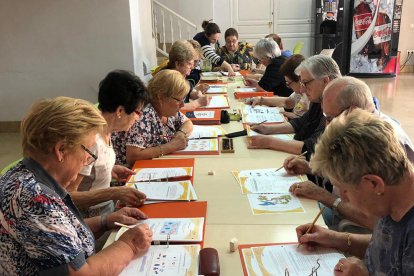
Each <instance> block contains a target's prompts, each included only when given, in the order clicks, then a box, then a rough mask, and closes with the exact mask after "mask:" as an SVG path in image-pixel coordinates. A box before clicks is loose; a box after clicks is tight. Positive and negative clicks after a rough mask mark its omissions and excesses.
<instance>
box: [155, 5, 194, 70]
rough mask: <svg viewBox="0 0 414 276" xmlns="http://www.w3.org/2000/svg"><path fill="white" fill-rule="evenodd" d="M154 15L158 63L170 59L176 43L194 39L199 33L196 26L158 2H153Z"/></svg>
mask: <svg viewBox="0 0 414 276" xmlns="http://www.w3.org/2000/svg"><path fill="white" fill-rule="evenodd" d="M152 15H153V16H152V30H153V35H154V37H155V44H156V50H157V59H158V62H160V61H162V60H163V59H165V57H168V52H169V50H170V48H171V45H172V44H173V43H174V41H177V40H180V39H192V38H193V36H194V35H195V34H196V33H197V26H196V25H195V24H193V23H191V22H190V21H188V20H187V19H185V18H184V17H182V16H181V15H179V14H178V13H176V12H174V11H173V10H171V9H170V8H168V7H166V6H165V5H163V4H161V3H160V2H158V1H156V0H152ZM158 64H159V63H158Z"/></svg>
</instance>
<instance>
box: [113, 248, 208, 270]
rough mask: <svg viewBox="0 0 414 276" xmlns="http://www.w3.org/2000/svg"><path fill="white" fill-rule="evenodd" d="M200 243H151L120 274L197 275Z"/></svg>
mask: <svg viewBox="0 0 414 276" xmlns="http://www.w3.org/2000/svg"><path fill="white" fill-rule="evenodd" d="M199 252H200V245H169V246H166V245H152V246H151V247H150V249H149V250H148V252H147V253H146V254H145V255H144V256H142V257H140V258H138V259H135V260H132V261H131V262H130V263H129V264H128V266H127V267H125V269H124V270H123V271H122V272H121V274H120V275H121V276H136V275H146V276H155V275H156V276H197V275H198V255H199Z"/></svg>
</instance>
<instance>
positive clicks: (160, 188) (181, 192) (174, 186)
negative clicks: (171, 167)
mask: <svg viewBox="0 0 414 276" xmlns="http://www.w3.org/2000/svg"><path fill="white" fill-rule="evenodd" d="M126 186H129V187H132V188H135V189H137V190H138V191H140V192H142V193H144V194H145V195H146V196H147V201H170V200H183V201H185V200H187V201H190V200H196V199H197V196H196V195H195V191H194V188H193V185H192V184H191V181H189V180H184V181H169V182H137V183H127V184H126ZM194 195H195V197H194Z"/></svg>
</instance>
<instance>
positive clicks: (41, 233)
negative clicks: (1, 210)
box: [14, 189, 86, 275]
mask: <svg viewBox="0 0 414 276" xmlns="http://www.w3.org/2000/svg"><path fill="white" fill-rule="evenodd" d="M20 198H21V199H22V198H29V199H28V200H22V201H20V202H19V206H17V208H16V211H15V213H14V216H15V217H16V218H18V219H19V223H18V224H17V225H16V229H15V230H16V236H17V237H18V239H19V241H20V244H21V246H23V247H24V248H25V252H26V254H27V255H28V256H29V258H30V259H31V261H32V262H33V263H34V264H35V265H36V266H37V267H38V268H39V269H40V270H45V271H47V270H48V269H50V268H54V267H56V269H58V270H59V271H65V269H67V268H65V265H66V266H67V264H70V265H71V266H72V267H73V268H74V269H79V268H80V267H82V265H83V264H84V263H85V262H86V260H85V252H84V249H83V245H82V241H81V240H80V238H79V236H78V233H77V231H76V229H75V227H82V226H81V223H80V222H79V221H77V223H78V224H77V225H76V222H74V221H73V219H72V218H71V217H70V211H69V209H68V208H67V207H66V205H65V204H64V203H63V201H62V200H61V199H60V198H57V197H53V196H51V195H48V194H44V193H42V190H40V192H39V190H38V189H36V190H30V191H28V190H22V194H21V196H20ZM59 267H60V268H59ZM46 275H47V274H46ZM55 275H56V274H55Z"/></svg>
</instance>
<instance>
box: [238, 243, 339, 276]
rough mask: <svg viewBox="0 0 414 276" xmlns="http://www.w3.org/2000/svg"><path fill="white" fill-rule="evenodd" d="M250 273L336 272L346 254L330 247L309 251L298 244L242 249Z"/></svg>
mask: <svg viewBox="0 0 414 276" xmlns="http://www.w3.org/2000/svg"><path fill="white" fill-rule="evenodd" d="M242 254H243V260H244V263H245V266H246V270H247V275H249V276H256V275H289V276H302V275H333V271H334V267H335V265H336V264H337V263H338V261H339V260H340V259H341V258H344V255H343V254H341V253H339V252H338V251H336V250H334V249H330V248H317V249H316V250H315V251H307V250H306V249H305V248H303V247H299V248H298V246H297V244H284V245H283V244H281V245H268V246H259V247H251V248H243V249H242Z"/></svg>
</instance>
